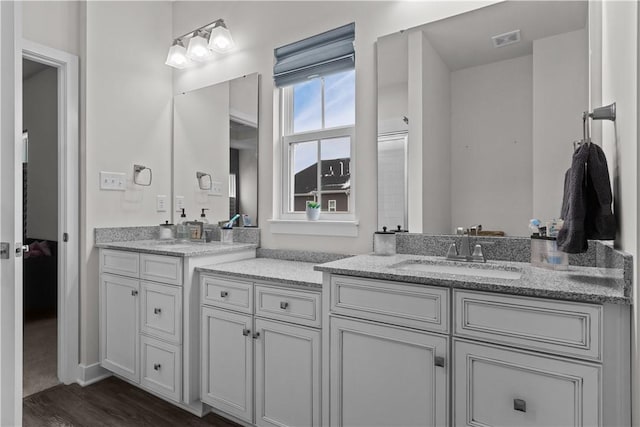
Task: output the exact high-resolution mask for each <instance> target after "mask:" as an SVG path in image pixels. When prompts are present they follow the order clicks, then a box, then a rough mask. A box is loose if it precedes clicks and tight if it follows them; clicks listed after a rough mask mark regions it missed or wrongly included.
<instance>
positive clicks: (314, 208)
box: [306, 201, 320, 221]
mask: <svg viewBox="0 0 640 427" xmlns="http://www.w3.org/2000/svg"><path fill="white" fill-rule="evenodd" d="M306 212H307V219H308V220H309V221H317V220H318V218H320V203H316V202H312V201H307V210H306Z"/></svg>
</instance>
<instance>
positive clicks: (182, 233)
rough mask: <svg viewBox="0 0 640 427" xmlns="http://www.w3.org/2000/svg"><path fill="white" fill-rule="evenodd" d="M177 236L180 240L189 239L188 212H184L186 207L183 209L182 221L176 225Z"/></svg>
mask: <svg viewBox="0 0 640 427" xmlns="http://www.w3.org/2000/svg"><path fill="white" fill-rule="evenodd" d="M176 237H177V238H178V240H181V241H185V240H189V228H188V227H187V214H186V213H185V212H184V208H183V209H182V214H181V215H180V222H178V225H177V227H176Z"/></svg>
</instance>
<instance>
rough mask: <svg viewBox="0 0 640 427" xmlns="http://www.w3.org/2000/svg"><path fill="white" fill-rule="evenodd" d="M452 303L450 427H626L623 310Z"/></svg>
mask: <svg viewBox="0 0 640 427" xmlns="http://www.w3.org/2000/svg"><path fill="white" fill-rule="evenodd" d="M453 295H454V298H453V300H454V313H455V315H454V317H455V328H454V337H455V338H454V341H453V353H454V365H453V381H454V408H453V416H454V425H456V426H477V425H488V426H498V425H519V426H565V425H566V426H613V425H616V426H622V425H630V421H631V420H630V406H629V390H630V387H629V367H630V365H629V341H628V339H629V323H628V322H629V317H628V315H629V313H628V310H627V307H626V306H621V305H613V304H590V303H581V302H572V301H559V300H548V299H541V298H531V297H520V296H513V295H501V294H495V293H487V292H474V291H466V290H459V289H455V290H454V291H453Z"/></svg>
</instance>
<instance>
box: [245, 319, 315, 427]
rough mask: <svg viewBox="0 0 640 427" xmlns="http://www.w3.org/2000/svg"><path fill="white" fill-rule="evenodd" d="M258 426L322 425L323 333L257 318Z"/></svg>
mask: <svg viewBox="0 0 640 427" xmlns="http://www.w3.org/2000/svg"><path fill="white" fill-rule="evenodd" d="M256 331H257V332H259V333H260V336H259V337H258V338H257V339H256V425H258V426H270V427H271V426H277V427H284V426H291V427H304V426H320V409H321V408H320V391H321V390H320V381H321V380H320V331H318V330H315V329H309V328H305V327H302V326H295V325H288V324H284V323H279V322H273V321H269V320H263V319H256Z"/></svg>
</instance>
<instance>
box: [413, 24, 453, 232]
mask: <svg viewBox="0 0 640 427" xmlns="http://www.w3.org/2000/svg"><path fill="white" fill-rule="evenodd" d="M421 34H422V32H421ZM422 81H423V84H422V111H421V113H422V117H421V119H422V127H423V128H422V191H423V193H422V231H423V232H424V233H432V234H438V233H451V232H452V228H451V226H452V224H451V199H452V194H451V190H452V187H451V170H452V169H451V143H450V141H451V124H452V123H456V126H457V125H458V124H457V122H453V121H452V118H451V102H452V100H451V73H450V72H449V69H448V68H447V66H446V65H445V63H444V61H443V60H442V58H440V55H439V54H438V52H436V50H435V49H434V48H433V46H432V45H431V43H430V42H429V40H428V39H427V38H426V36H425V35H424V34H422ZM411 83H412V82H411V81H409V91H410V92H411V91H412V89H411ZM411 116H413V115H411ZM409 138H411V135H410V136H409ZM409 185H411V183H409ZM409 231H413V230H411V229H409Z"/></svg>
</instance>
